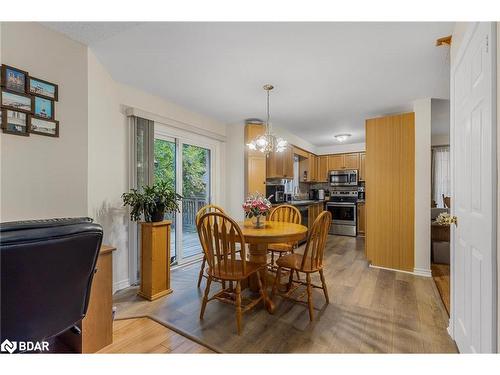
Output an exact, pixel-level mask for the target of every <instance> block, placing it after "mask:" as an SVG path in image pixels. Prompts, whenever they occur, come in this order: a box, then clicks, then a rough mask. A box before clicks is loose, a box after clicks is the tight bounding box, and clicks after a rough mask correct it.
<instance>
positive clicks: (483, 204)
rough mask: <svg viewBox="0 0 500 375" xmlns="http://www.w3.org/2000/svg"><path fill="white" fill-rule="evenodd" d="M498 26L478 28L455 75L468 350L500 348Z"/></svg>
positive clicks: (456, 247) (456, 248) (456, 313)
mask: <svg viewBox="0 0 500 375" xmlns="http://www.w3.org/2000/svg"><path fill="white" fill-rule="evenodd" d="M495 45H496V38H495V24H494V23H474V24H471V26H470V27H469V29H468V30H467V32H466V35H465V37H464V40H463V42H462V45H461V47H460V50H459V52H458V55H457V59H456V63H454V65H453V66H452V70H451V108H452V113H451V116H452V126H451V150H452V174H453V177H452V181H453V182H452V191H453V194H452V200H451V206H452V213H453V214H454V215H455V216H456V217H457V225H456V227H454V228H453V229H452V264H451V274H452V296H451V298H452V309H451V326H450V331H451V334H452V335H453V337H454V339H455V341H456V343H457V346H458V348H459V350H460V352H465V353H468V352H472V353H474V352H476V353H489V352H495V351H496V285H495V283H496V230H495V228H496V125H495V121H496V117H495V103H494V101H493V98H495V95H494V92H493V90H494V89H496V86H495V85H494V84H493V79H496V75H495V66H494V62H495V53H496V49H495Z"/></svg>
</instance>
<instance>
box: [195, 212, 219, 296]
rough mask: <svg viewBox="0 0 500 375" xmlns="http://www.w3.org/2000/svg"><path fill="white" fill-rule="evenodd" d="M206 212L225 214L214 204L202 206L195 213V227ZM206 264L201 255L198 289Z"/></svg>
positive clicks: (205, 259)
mask: <svg viewBox="0 0 500 375" xmlns="http://www.w3.org/2000/svg"><path fill="white" fill-rule="evenodd" d="M208 212H220V213H222V214H225V212H224V210H223V209H222V208H221V207H219V206H216V205H215V204H207V205H206V206H203V207H202V208H200V209H199V210H198V212H197V213H196V218H195V223H196V226H197V227H198V221H199V220H200V218H201V217H202V216H203V215H205V214H206V213H208ZM206 263H207V258H206V257H205V255H203V260H202V262H201V268H200V274H199V275H198V288H199V287H200V285H201V279H202V278H203V277H207V276H206V275H205V265H206Z"/></svg>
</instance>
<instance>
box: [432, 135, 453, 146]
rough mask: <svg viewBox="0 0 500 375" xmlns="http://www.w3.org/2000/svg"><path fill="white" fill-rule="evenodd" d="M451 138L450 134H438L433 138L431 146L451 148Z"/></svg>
mask: <svg viewBox="0 0 500 375" xmlns="http://www.w3.org/2000/svg"><path fill="white" fill-rule="evenodd" d="M449 145H450V136H449V135H448V134H437V135H432V136H431V146H449Z"/></svg>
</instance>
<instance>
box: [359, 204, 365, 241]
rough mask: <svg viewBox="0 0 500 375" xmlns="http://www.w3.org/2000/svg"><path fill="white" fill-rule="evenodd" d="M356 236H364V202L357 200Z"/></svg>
mask: <svg viewBox="0 0 500 375" xmlns="http://www.w3.org/2000/svg"><path fill="white" fill-rule="evenodd" d="M357 215H358V220H357V222H358V236H364V235H365V231H366V215H365V203H364V202H358V213H357Z"/></svg>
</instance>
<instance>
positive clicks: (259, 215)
mask: <svg viewBox="0 0 500 375" xmlns="http://www.w3.org/2000/svg"><path fill="white" fill-rule="evenodd" d="M269 198H271V197H269ZM269 198H266V197H265V196H264V195H262V194H260V193H255V194H250V195H249V196H248V198H247V199H246V201H245V203H243V210H244V211H245V217H246V218H247V219H252V222H253V224H254V225H255V227H256V228H263V227H264V219H265V217H266V215H267V214H268V213H269V211H271V202H270V201H269Z"/></svg>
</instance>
